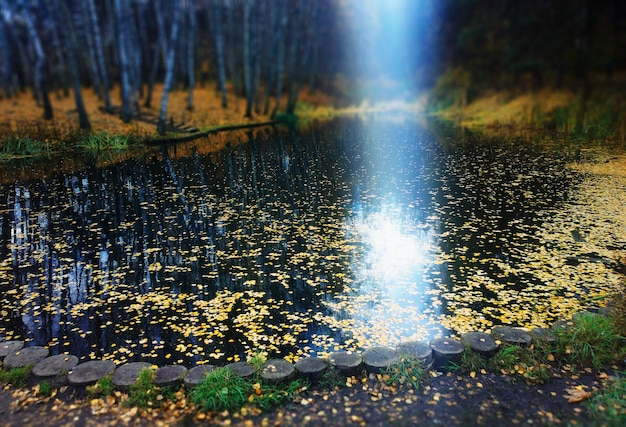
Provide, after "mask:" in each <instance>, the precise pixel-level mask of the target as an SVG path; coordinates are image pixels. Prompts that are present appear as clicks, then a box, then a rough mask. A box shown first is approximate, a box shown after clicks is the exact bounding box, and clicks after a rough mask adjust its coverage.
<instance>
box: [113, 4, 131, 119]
mask: <svg viewBox="0 0 626 427" xmlns="http://www.w3.org/2000/svg"><path fill="white" fill-rule="evenodd" d="M114 6H115V18H116V21H117V33H118V34H117V50H118V55H119V64H120V65H119V68H120V80H121V82H120V90H121V95H122V109H121V112H120V118H121V119H122V121H124V122H126V123H128V122H130V120H131V119H132V117H133V109H132V105H131V100H130V75H129V74H130V70H129V68H130V67H129V61H128V52H127V50H126V49H127V47H128V45H127V42H126V39H127V37H128V31H127V25H126V16H125V15H126V13H127V10H126V8H125V7H124V6H126V0H114Z"/></svg>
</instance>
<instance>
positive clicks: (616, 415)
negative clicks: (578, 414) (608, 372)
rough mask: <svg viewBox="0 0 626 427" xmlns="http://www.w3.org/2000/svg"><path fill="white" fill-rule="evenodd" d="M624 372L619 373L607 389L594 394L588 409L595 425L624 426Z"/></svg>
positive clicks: (625, 392)
mask: <svg viewBox="0 0 626 427" xmlns="http://www.w3.org/2000/svg"><path fill="white" fill-rule="evenodd" d="M625 375H626V372H619V373H618V374H617V376H616V377H615V378H613V379H612V382H611V383H610V384H609V385H608V387H606V388H604V389H603V390H601V391H600V392H598V393H596V394H595V395H594V396H593V397H592V398H591V399H590V400H589V401H588V402H587V405H588V408H589V411H590V413H591V416H592V418H593V420H594V421H595V422H596V423H597V425H603V426H623V425H626V376H625Z"/></svg>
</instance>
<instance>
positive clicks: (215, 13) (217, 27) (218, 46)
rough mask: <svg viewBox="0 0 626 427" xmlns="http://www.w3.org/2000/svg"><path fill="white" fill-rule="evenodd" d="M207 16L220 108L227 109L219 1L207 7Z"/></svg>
mask: <svg viewBox="0 0 626 427" xmlns="http://www.w3.org/2000/svg"><path fill="white" fill-rule="evenodd" d="M208 8H209V15H212V19H211V21H213V25H212V26H213V29H214V37H215V53H216V56H217V81H218V85H219V89H220V92H221V94H222V108H227V107H228V97H227V96H226V65H225V62H224V31H223V28H222V16H223V14H222V5H221V2H220V1H213V2H212V5H211V4H210V5H209V6H208Z"/></svg>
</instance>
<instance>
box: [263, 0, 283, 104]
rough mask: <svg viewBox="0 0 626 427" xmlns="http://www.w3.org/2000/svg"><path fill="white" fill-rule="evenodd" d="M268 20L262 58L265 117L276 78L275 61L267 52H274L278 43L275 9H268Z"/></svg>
mask: <svg viewBox="0 0 626 427" xmlns="http://www.w3.org/2000/svg"><path fill="white" fill-rule="evenodd" d="M268 14H269V17H268V20H269V29H268V30H266V35H267V37H268V42H267V43H268V45H267V47H266V49H267V51H266V52H264V55H263V58H264V60H265V72H264V75H265V78H264V85H265V94H264V96H265V99H264V102H263V114H265V115H267V114H269V111H270V100H271V97H272V90H274V87H275V78H276V61H275V60H274V57H273V55H269V54H268V53H269V52H272V53H273V52H274V51H275V50H276V47H277V45H278V43H279V42H280V41H279V40H278V34H277V33H278V32H277V31H276V30H277V28H278V14H277V11H276V8H275V7H269V8H268Z"/></svg>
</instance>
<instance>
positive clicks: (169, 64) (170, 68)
mask: <svg viewBox="0 0 626 427" xmlns="http://www.w3.org/2000/svg"><path fill="white" fill-rule="evenodd" d="M179 15H180V3H179V2H178V1H176V2H175V3H174V16H173V18H172V28H171V32H170V39H169V42H168V45H167V58H166V59H165V82H164V83H163V97H162V98H161V111H160V113H159V121H158V123H157V132H159V134H161V135H162V134H164V133H165V120H166V115H167V101H168V96H169V92H170V88H171V87H172V80H173V77H174V59H175V56H176V40H177V39H178V20H179Z"/></svg>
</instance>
